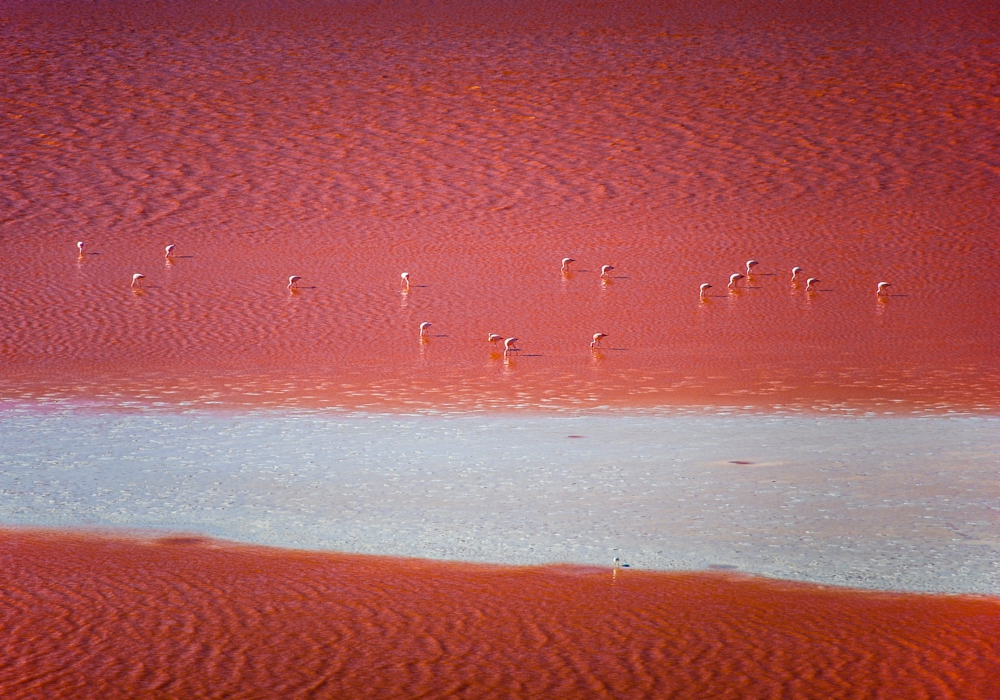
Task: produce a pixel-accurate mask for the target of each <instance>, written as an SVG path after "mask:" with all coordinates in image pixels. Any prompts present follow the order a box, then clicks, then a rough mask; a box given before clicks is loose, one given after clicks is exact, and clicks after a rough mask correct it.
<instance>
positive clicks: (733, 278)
mask: <svg viewBox="0 0 1000 700" xmlns="http://www.w3.org/2000/svg"><path fill="white" fill-rule="evenodd" d="M741 279H743V275H741V274H740V273H738V272H734V273H733V274H731V275H729V284H728V285H726V286H727V287H729V288H730V289H736V282H737V281H739V280H741Z"/></svg>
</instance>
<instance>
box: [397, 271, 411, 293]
mask: <svg viewBox="0 0 1000 700" xmlns="http://www.w3.org/2000/svg"><path fill="white" fill-rule="evenodd" d="M399 279H400V281H401V282H402V283H403V289H409V288H410V273H409V272H403V273H401V274H400V275H399Z"/></svg>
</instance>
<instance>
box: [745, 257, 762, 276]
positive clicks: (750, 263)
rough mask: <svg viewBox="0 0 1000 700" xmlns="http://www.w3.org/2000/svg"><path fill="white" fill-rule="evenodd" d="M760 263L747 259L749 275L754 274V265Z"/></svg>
mask: <svg viewBox="0 0 1000 700" xmlns="http://www.w3.org/2000/svg"><path fill="white" fill-rule="evenodd" d="M757 264H759V263H758V262H757V261H756V260H747V277H749V276H750V275H752V274H753V267H754V265H757Z"/></svg>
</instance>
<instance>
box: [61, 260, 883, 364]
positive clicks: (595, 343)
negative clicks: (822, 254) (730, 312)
mask: <svg viewBox="0 0 1000 700" xmlns="http://www.w3.org/2000/svg"><path fill="white" fill-rule="evenodd" d="M76 247H77V250H79V251H80V255H81V256H82V255H83V248H84V243H83V241H77V243H76ZM174 248H175V246H174V245H173V244H170V245H168V246H167V247H166V248H165V251H166V255H165V256H164V257H166V258H167V259H168V260H169V259H170V258H171V257H172V256H173V254H174ZM575 262H576V260H574V259H573V258H563V259H562V272H563V273H568V272H571V270H570V265H571V264H572V263H575ZM757 264H758V263H757V261H756V260H747V273H746V275H744V274H742V273H740V272H734V273H733V274H731V275H730V276H729V284H728V285H726V286H727V288H729V289H730V290H733V289H736V288H737V283H738V282H739V281H740V280H741V279H743V278H744V277H749V276H750V275H752V274H753V268H754V266H755V265H757ZM614 269H615V268H614V267H612V266H611V265H602V266H601V279H602V280H607V279H609V278H610V275H611V271H612V270H614ZM802 272H803V270H802V268H801V267H793V268H792V284H798V282H799V275H800V274H802ZM399 277H400V281H401V283H402V285H403V289H404V290H406V291H408V290H409V289H410V273H409V272H403V273H401V274H400V276H399ZM144 279H146V275H144V274H142V273H141V272H136V273H135V274H134V275H132V285H131V286H132V288H133V289H140V288H142V281H143V280H144ZM301 279H302V276H301V275H292V276H290V277H289V278H288V289H296V288H298V284H299V280H301ZM821 281H822V280H818V279H816V278H815V277H810V278H809V279H807V280H806V291H807V292H813V291H815V289H814V288H815V285H817V284H819V283H820V282H821ZM890 286H892V285H891V284H890V283H888V282H879V283H878V287H877V289H876V292H875V293H876V295H877V296H879V297H884V296H886V295H888V293H889V292H888V288H889V287H890ZM711 288H712V285H710V284H709V283H708V282H705V283H704V284H702V285H701V286H700V287H699V296H700V297H701V298H702V299H704V298H705V293H706V292H707V291H708V290H709V289H711ZM430 327H431V324H430V322H429V321H424V322H423V323H421V324H420V338H421V340H424V339H426V338H427V329H428V328H430ZM607 337H608V334H607V333H594V337H593V340H591V341H590V349H591V350H597V349H598V348H600V347H601V340H602V339H604V338H607ZM488 340H489V342H490V343H493V344H494V345H496V344H497V343H499V342H500V341H501V340H502V341H503V356H504V357H505V358H506V357H507V356H508V354H509V353H512V352H517V351H518V348H517V347H516V346H515V345H514V343H516V342H517V340H518V339H517V338H504V337H503V336H501V335H498V334H496V333H490V334H489V336H488Z"/></svg>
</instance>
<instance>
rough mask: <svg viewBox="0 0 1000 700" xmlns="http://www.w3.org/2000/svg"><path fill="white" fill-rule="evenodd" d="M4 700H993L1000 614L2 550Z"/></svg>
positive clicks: (909, 603) (477, 576)
mask: <svg viewBox="0 0 1000 700" xmlns="http://www.w3.org/2000/svg"><path fill="white" fill-rule="evenodd" d="M0 571H2V572H3V573H2V574H0V581H2V588H0V629H2V630H3V634H2V635H0V695H2V696H3V697H4V698H7V699H9V700H15V699H20V698H40V697H45V698H73V699H84V698H95V699H96V698H100V699H101V700H111V699H114V698H223V697H225V698H279V697H280V698H346V697H354V698H412V697H424V698H445V697H459V698H473V697H475V698H496V697H520V698H542V697H544V698H591V697H592V698H651V697H660V698H666V697H669V698H678V699H679V698H699V699H701V698H772V697H773V698H777V697H781V698H789V699H793V698H794V699H799V698H816V699H823V700H830V699H832V698H864V699H865V700H875V699H879V698H924V697H926V698H939V699H941V700H944V699H946V698H956V699H959V698H960V699H961V700H976V699H978V698H983V699H986V698H993V697H996V695H995V691H996V679H997V677H998V676H1000V644H998V639H1000V634H998V632H1000V603H998V601H997V600H996V599H993V598H977V597H952V596H933V595H914V594H909V595H906V594H884V593H865V592H857V591H848V590H839V589H834V588H822V587H817V586H811V585H804V584H788V583H782V582H777V581H770V580H766V579H755V578H749V577H741V576H736V575H730V574H725V573H700V574H698V573H692V574H659V573H648V572H639V571H630V570H628V569H621V570H618V571H617V572H613V571H612V570H609V569H603V570H602V569H582V568H572V567H540V568H500V567H489V566H476V565H468V564H444V563H434V562H426V561H420V560H407V559H388V558H377V557H364V556H347V555H338V554H326V553H306V552H297V551H282V550H274V549H264V548H254V547H246V546H237V545H228V544H224V543H219V542H214V541H211V540H206V539H201V538H197V537H179V536H173V537H165V538H162V539H158V540H129V539H112V538H107V537H99V536H89V535H60V534H52V533H34V532H29V531H20V532H18V531H5V532H2V533H0Z"/></svg>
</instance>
